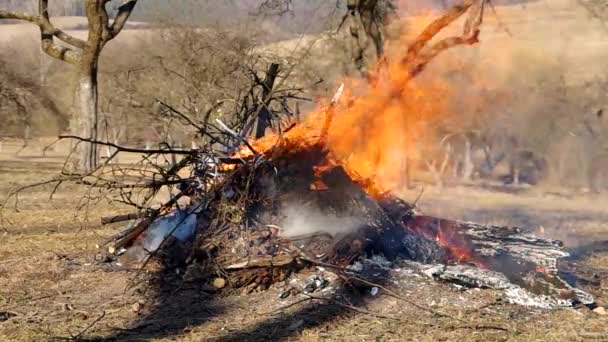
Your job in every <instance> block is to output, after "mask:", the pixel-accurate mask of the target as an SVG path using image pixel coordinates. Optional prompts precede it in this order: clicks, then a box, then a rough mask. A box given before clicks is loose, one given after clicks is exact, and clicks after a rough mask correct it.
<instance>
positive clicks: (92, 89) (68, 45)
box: [0, 0, 137, 173]
mask: <svg viewBox="0 0 608 342" xmlns="http://www.w3.org/2000/svg"><path fill="white" fill-rule="evenodd" d="M110 2H111V0H85V1H84V6H85V15H86V17H87V20H88V31H89V32H88V33H89V34H88V38H87V40H81V39H79V38H76V37H74V36H72V35H70V34H68V33H66V32H64V31H62V30H60V29H58V28H56V27H55V26H54V25H53V24H52V23H51V21H50V18H49V12H48V8H49V1H48V0H39V1H38V14H32V13H25V12H12V11H6V10H0V19H15V20H23V21H28V22H31V23H33V24H35V25H37V26H38V27H39V28H40V42H41V47H42V50H43V51H44V52H45V53H46V54H48V55H49V56H51V57H53V58H56V59H58V60H61V61H64V62H66V63H68V64H72V65H74V66H76V68H77V73H78V85H77V88H76V90H75V97H74V113H73V119H72V125H71V126H72V127H71V130H72V132H73V133H75V134H78V135H80V136H81V137H83V138H85V139H89V140H91V141H95V140H97V138H98V132H97V126H98V122H99V116H98V92H97V68H98V63H99V57H100V55H101V51H102V50H103V48H104V46H105V45H106V44H107V43H108V42H109V41H110V40H112V39H114V38H115V37H116V36H117V35H118V34H119V33H120V32H121V31H122V29H123V28H124V26H125V23H126V22H127V20H128V19H129V16H130V15H131V13H132V12H133V9H134V8H135V5H136V4H137V0H125V1H123V2H122V3H121V5H120V6H119V7H118V13H117V15H116V17H115V18H114V20H112V21H111V20H110V15H109V14H108V11H107V9H106V6H107V5H108V3H110ZM55 38H57V39H59V40H61V41H62V42H63V44H59V43H57V42H56V41H55ZM98 154H99V153H98V151H97V146H96V145H95V144H93V143H90V142H80V143H78V144H77V146H76V153H75V154H74V158H73V160H72V168H73V169H74V171H79V172H84V173H86V172H89V171H91V170H93V169H95V167H96V166H97V161H98Z"/></svg>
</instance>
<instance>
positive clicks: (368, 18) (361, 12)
mask: <svg viewBox="0 0 608 342" xmlns="http://www.w3.org/2000/svg"><path fill="white" fill-rule="evenodd" d="M347 9H348V12H347V13H346V14H345V15H344V18H343V19H342V24H340V28H342V27H344V28H345V29H347V30H348V34H349V44H350V46H351V54H352V58H353V62H354V64H355V66H356V67H357V69H358V70H359V71H361V72H363V73H366V70H367V66H368V65H370V64H371V62H372V61H373V60H375V59H377V58H379V57H381V56H382V55H383V54H384V39H385V38H384V27H385V25H386V24H387V23H388V18H389V16H390V15H391V14H393V13H394V12H395V9H396V6H395V4H394V3H393V1H392V0H348V1H347Z"/></svg>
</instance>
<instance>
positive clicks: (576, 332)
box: [0, 0, 608, 341]
mask: <svg viewBox="0 0 608 342" xmlns="http://www.w3.org/2000/svg"><path fill="white" fill-rule="evenodd" d="M574 3H575V2H574V1H571V0H551V1H539V2H536V3H532V4H528V5H526V10H525V11H524V9H523V8H522V7H521V6H514V7H510V8H500V9H499V15H500V20H501V22H502V23H503V24H505V25H507V26H508V28H509V30H511V31H512V32H513V37H508V35H507V34H506V33H505V32H504V29H503V28H502V27H501V25H499V23H498V21H497V20H496V18H494V17H493V16H492V15H489V16H488V19H487V22H486V27H485V28H484V33H483V35H482V40H483V44H481V45H479V46H477V47H475V48H474V49H473V50H467V51H466V52H464V51H463V50H462V49H458V50H455V51H453V52H449V54H461V53H463V54H473V55H475V54H477V56H479V60H480V68H481V69H480V70H482V71H480V72H483V73H484V74H488V75H493V76H494V77H495V80H494V81H496V80H499V81H500V80H502V79H505V78H508V76H510V75H512V74H513V72H514V70H515V69H516V68H519V67H521V64H518V63H517V62H518V61H519V58H520V57H521V56H522V55H525V56H528V57H529V60H528V63H529V64H534V65H535V63H537V64H542V65H545V66H546V65H549V66H554V65H562V66H565V70H566V71H567V72H566V76H567V78H568V82H570V83H572V84H576V83H577V82H579V81H580V80H583V79H588V78H589V77H590V75H591V76H594V75H596V74H598V73H599V72H600V71H601V72H603V71H604V70H605V64H603V63H605V61H606V60H608V58H605V57H606V51H608V50H607V49H605V48H604V47H606V45H607V44H608V41H607V39H606V36H605V35H603V34H602V33H601V30H599V29H598V27H599V26H598V25H599V23H596V22H593V21H591V20H589V19H588V18H587V16H586V14H585V12H584V11H583V10H582V9H580V8H577V7H574ZM418 20H420V21H419V22H418V21H416V19H413V20H411V21H410V22H409V23H408V25H409V26H410V27H411V28H416V27H420V25H422V22H423V21H424V20H427V19H426V18H422V19H418ZM67 21H68V22H66V23H65V24H61V25H60V26H62V25H65V26H63V27H66V28H68V29H69V28H74V25H78V22H69V21H70V20H67ZM556 32H561V33H560V37H567V39H565V41H567V45H563V44H561V43H559V42H561V41H562V40H558V39H555V35H556ZM16 34H17V35H16ZM79 34H82V32H80V33H79ZM153 34H154V32H153V31H145V30H133V31H129V30H127V31H126V32H124V33H123V34H121V36H120V37H119V38H118V41H120V42H122V44H124V45H121V46H129V45H132V46H139V45H138V44H139V43H140V42H141V41H145V40H146V39H149V37H150V36H152V35H153ZM35 35H36V31H35V29H33V28H31V27H29V26H28V27H27V28H26V27H24V26H18V27H17V26H13V25H3V26H1V27H0V44H9V43H8V42H13V41H14V40H15V39H19V40H23V41H27V39H26V38H24V37H34V38H32V39H31V51H30V52H29V53H31V54H34V53H37V47H36V43H35ZM16 37H18V38H16ZM293 46H295V43H294V42H293V41H292V42H288V43H285V45H284V46H277V45H273V46H272V47H271V48H272V50H273V51H272V52H274V53H277V54H279V55H281V54H286V53H289V52H290V51H292V47H293ZM320 46H324V45H320ZM539 51H542V53H539ZM321 52H322V51H321ZM502 52H508V53H502ZM24 53H28V52H27V51H25V52H24ZM543 54H544V55H545V56H546V55H549V54H551V55H553V56H555V55H558V56H559V60H556V58H554V57H550V58H549V57H543ZM316 56H317V58H323V54H322V53H319V52H317V55H316ZM497 56H498V57H500V60H498V62H497V60H496V58H497ZM441 60H451V58H450V57H446V58H445V59H441ZM322 62H323V63H325V64H327V60H323V61H322ZM437 62H439V63H434V64H433V65H432V66H431V67H430V69H429V71H430V72H442V71H441V70H442V68H444V69H446V68H447V69H450V68H452V67H453V66H452V65H449V63H448V62H446V63H445V64H442V63H441V62H440V60H438V61H437ZM323 63H321V64H323ZM560 63H562V64H560ZM329 64H331V63H329ZM526 70H527V69H526ZM16 144H17V143H16V142H14V141H13V142H11V143H6V142H5V143H4V145H3V148H2V151H0V200H2V199H3V197H4V196H6V194H7V190H6V189H7V188H12V187H15V186H16V185H18V184H23V183H28V182H35V181H39V180H42V179H45V178H50V177H52V176H54V175H55V174H56V172H57V170H58V169H59V167H60V163H61V162H62V160H63V158H64V152H65V147H58V148H57V150H56V151H55V152H49V154H48V155H47V156H45V157H42V156H41V155H40V145H37V146H35V147H30V148H28V149H26V150H25V151H23V152H22V153H21V154H20V156H18V157H16V156H14V152H15V151H16V150H17V149H18V147H17V145H16ZM50 191H51V189H50V188H49V187H43V188H38V189H31V190H28V191H26V192H25V193H23V194H22V195H21V196H20V202H21V203H20V206H19V209H20V212H14V211H12V210H10V208H7V209H6V210H5V211H4V216H3V221H2V225H1V226H0V241H1V243H0V312H3V311H8V312H11V313H15V314H17V316H16V317H13V318H11V319H9V320H7V321H0V340H7V341H32V340H50V339H52V338H53V337H70V336H73V335H77V334H78V333H79V332H81V331H83V330H84V329H86V328H87V327H89V326H90V328H89V329H88V330H87V331H86V333H85V334H84V336H83V337H91V338H97V339H98V340H103V339H104V338H110V337H112V338H116V339H117V340H158V341H164V340H176V339H177V340H183V341H201V340H206V339H215V340H219V341H242V340H278V339H285V340H301V341H317V340H331V341H342V340H352V341H368V340H372V339H376V340H386V341H403V340H417V341H437V340H462V341H486V340H507V341H509V340H512V341H530V340H548V341H563V340H582V339H585V338H591V339H593V340H606V339H608V328H606V326H607V325H606V323H608V319H607V318H606V317H601V316H598V315H595V314H594V313H592V312H590V311H589V310H588V309H586V308H582V309H580V310H560V311H553V312H545V311H536V310H532V309H528V308H522V307H517V306H513V305H509V304H505V303H502V302H500V301H497V300H498V299H499V298H500V294H499V293H496V292H493V291H485V290H482V291H476V290H469V291H457V290H454V289H453V288H452V287H450V286H448V285H446V284H440V283H436V282H433V281H430V280H427V279H423V278H417V277H412V276H407V275H403V274H402V275H399V274H394V275H393V277H392V278H391V285H390V286H391V288H393V290H394V291H396V292H398V293H399V294H401V295H402V296H405V297H407V298H410V299H412V300H415V301H418V302H421V303H424V304H426V305H432V306H433V307H434V308H435V309H437V310H441V311H445V312H448V313H450V314H451V315H453V316H456V317H459V318H462V319H466V320H468V321H469V322H470V323H475V324H478V325H482V324H483V325H497V326H501V327H505V328H508V330H509V331H508V332H500V331H495V330H487V329H480V328H474V327H470V326H469V327H462V326H460V324H459V323H458V322H454V321H451V320H448V319H443V318H438V317H432V316H429V315H427V314H425V313H423V312H421V311H420V310H418V309H416V308H414V307H412V306H410V305H408V304H406V303H404V302H402V301H399V300H396V299H394V298H390V297H387V296H382V295H381V296H378V297H369V296H368V297H366V298H367V299H366V300H365V303H362V305H360V306H359V307H360V308H364V309H365V310H368V311H371V312H377V313H382V314H384V315H391V316H394V317H395V318H398V320H387V319H384V318H378V317H374V316H370V315H365V314H361V313H353V312H350V311H348V310H344V309H343V308H339V307H336V306H335V305H319V306H317V307H315V308H314V309H312V310H311V309H307V308H305V307H303V306H295V307H292V308H290V309H286V310H283V311H279V313H278V314H270V312H273V311H275V310H278V309H280V308H281V307H282V306H284V305H286V304H287V303H286V302H282V301H279V300H277V299H276V298H277V297H278V294H279V293H280V291H281V289H280V288H273V289H271V290H269V291H268V292H265V293H257V294H252V295H248V296H240V295H233V296H228V297H226V298H216V297H212V296H210V295H209V294H206V293H205V292H203V291H201V290H200V288H199V287H197V284H189V285H188V286H185V287H184V288H182V289H181V290H180V291H175V289H176V285H175V284H168V285H162V286H153V287H152V288H151V291H149V292H147V293H146V292H143V291H142V290H143V289H145V287H142V286H137V287H135V288H128V285H129V283H130V281H131V280H133V279H134V275H135V273H134V272H132V271H128V270H119V269H115V268H112V267H110V266H108V265H106V264H100V263H97V262H95V255H96V254H97V253H98V250H97V249H96V247H95V245H96V244H97V243H99V242H100V241H103V240H104V238H107V237H108V236H110V235H112V234H113V233H115V232H116V231H117V230H118V229H119V228H120V227H118V226H105V227H102V226H100V225H99V224H98V223H97V222H99V217H101V216H103V215H105V214H109V213H116V212H117V211H121V210H125V209H124V208H122V207H120V206H115V205H111V204H108V203H105V202H100V203H99V204H97V205H95V207H94V208H92V210H90V211H89V217H88V220H87V222H83V220H82V219H83V216H82V213H80V214H79V215H76V216H75V215H74V214H75V213H74V208H75V207H76V206H77V204H78V200H79V198H80V194H81V192H82V189H79V188H78V187H74V186H66V187H62V188H60V190H59V191H58V192H57V194H56V195H55V200H54V201H50V200H49V198H48V195H49V192H50ZM560 191H562V190H561V189H560ZM418 193H419V192H418V191H411V192H406V193H404V196H405V197H406V198H407V199H414V198H416V196H417V195H418ZM606 199H607V198H605V195H580V194H576V193H556V192H555V191H548V190H547V191H538V190H528V191H524V192H521V193H515V194H512V193H506V192H504V191H502V192H499V191H496V189H483V188H481V187H480V186H479V185H474V186H469V187H460V188H448V189H446V190H443V191H441V192H436V191H433V190H431V189H427V190H426V191H425V193H424V195H423V197H422V198H421V200H420V202H419V204H420V206H421V207H422V209H423V210H425V211H426V212H429V213H434V214H438V215H442V216H448V217H452V218H458V219H465V220H475V221H481V222H483V223H494V224H505V225H520V226H526V227H530V228H532V229H533V230H535V232H537V233H539V234H540V233H543V234H545V235H546V236H549V237H553V238H558V239H563V240H564V241H565V242H566V244H567V245H568V246H569V247H571V248H576V249H577V251H581V252H582V253H581V260H580V263H581V265H583V266H584V267H586V268H587V269H590V270H593V271H596V272H597V273H598V274H606V265H607V264H608V250H605V249H603V247H602V245H601V244H597V243H598V242H601V241H606V240H608V224H607V223H606V222H608V209H606V208H605V206H603V205H602V203H605V202H606ZM84 223H86V225H85V224H84ZM541 226H542V229H541V228H540V227H541ZM602 284H606V282H605V281H604V282H603V283H602ZM602 286H603V287H602ZM602 286H601V287H599V288H593V289H590V290H591V291H592V292H594V294H595V295H596V296H597V297H598V299H599V300H600V301H603V302H608V288H607V287H606V285H602ZM136 303H143V304H137V305H140V306H142V309H141V310H134V309H133V307H134V305H135V304H136ZM135 311H138V312H135ZM104 312H105V314H104V315H103V318H102V319H100V320H99V321H98V322H96V320H97V319H98V318H100V317H102V314H103V313H104ZM419 321H422V322H419ZM93 323H94V324H93ZM421 323H424V324H421ZM91 324H93V325H92V326H91ZM425 324H434V325H433V326H426V325H425Z"/></svg>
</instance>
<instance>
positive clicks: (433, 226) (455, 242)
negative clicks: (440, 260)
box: [407, 216, 484, 268]
mask: <svg viewBox="0 0 608 342" xmlns="http://www.w3.org/2000/svg"><path fill="white" fill-rule="evenodd" d="M407 229H409V230H410V231H412V232H413V233H416V234H418V235H421V236H424V237H426V238H428V239H434V240H435V241H436V242H437V244H438V245H439V246H441V247H443V248H444V249H445V251H446V252H447V259H448V260H446V261H452V262H458V263H473V264H475V265H476V266H478V267H482V268H483V267H484V265H483V262H482V261H481V260H477V259H476V258H475V256H474V254H473V250H472V247H471V244H470V242H469V241H467V240H466V239H465V238H464V237H463V236H462V235H460V234H458V232H459V229H458V227H456V226H454V225H453V224H452V223H450V221H447V220H440V219H436V218H433V217H428V216H417V217H416V218H415V219H414V220H413V221H412V222H411V223H410V224H409V225H408V227H407Z"/></svg>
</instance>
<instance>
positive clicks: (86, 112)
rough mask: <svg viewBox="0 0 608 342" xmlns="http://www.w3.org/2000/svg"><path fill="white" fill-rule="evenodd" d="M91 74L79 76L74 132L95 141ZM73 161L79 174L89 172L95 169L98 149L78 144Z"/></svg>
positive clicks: (94, 83)
mask: <svg viewBox="0 0 608 342" xmlns="http://www.w3.org/2000/svg"><path fill="white" fill-rule="evenodd" d="M96 78H97V77H96V75H94V74H93V73H92V72H86V71H83V72H82V73H81V74H80V77H79V81H78V87H77V89H76V96H75V101H74V102H75V107H74V110H75V112H74V118H73V120H74V122H75V125H74V126H75V127H74V128H75V129H74V131H77V132H78V135H79V136H80V137H84V138H87V139H91V140H92V141H96V140H98V139H97V126H98V108H97V102H98V95H97V79H96ZM75 152H76V153H75V155H74V160H73V166H74V167H75V168H76V169H77V170H78V171H81V172H90V171H92V170H94V169H95V168H96V167H97V160H98V154H99V153H98V149H97V146H96V145H95V144H92V143H89V142H84V141H81V142H78V143H77V145H76V151H75Z"/></svg>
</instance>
